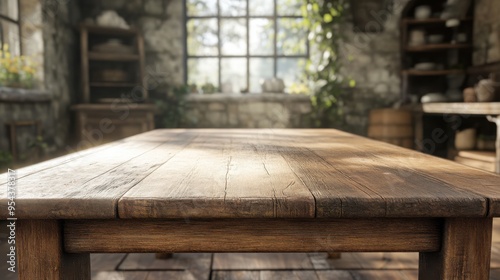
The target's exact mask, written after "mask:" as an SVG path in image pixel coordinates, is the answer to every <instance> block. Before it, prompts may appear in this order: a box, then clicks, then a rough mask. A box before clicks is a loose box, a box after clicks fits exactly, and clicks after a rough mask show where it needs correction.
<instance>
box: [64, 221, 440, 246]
mask: <svg viewBox="0 0 500 280" xmlns="http://www.w3.org/2000/svg"><path fill="white" fill-rule="evenodd" d="M442 228H443V219H437V218H434V219H430V218H428V219H426V218H418V219H417V218H412V219H408V218H406V219H398V218H377V219H374V218H369V219H196V220H192V219H191V220H190V219H176V220H159V219H155V220H134V219H117V220H67V221H64V223H63V229H64V250H65V251H66V252H68V253H129V252H130V253H132V252H315V251H326V252H330V251H338V252H435V251H439V250H440V247H441V241H442V240H441V237H442Z"/></svg>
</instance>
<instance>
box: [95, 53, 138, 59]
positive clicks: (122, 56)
mask: <svg viewBox="0 0 500 280" xmlns="http://www.w3.org/2000/svg"><path fill="white" fill-rule="evenodd" d="M139 59H140V57H139V55H137V54H114V53H96V52H89V60H95V61H139Z"/></svg>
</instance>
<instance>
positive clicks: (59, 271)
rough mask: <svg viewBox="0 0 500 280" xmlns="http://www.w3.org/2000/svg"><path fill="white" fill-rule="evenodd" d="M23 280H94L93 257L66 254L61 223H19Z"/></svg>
mask: <svg viewBox="0 0 500 280" xmlns="http://www.w3.org/2000/svg"><path fill="white" fill-rule="evenodd" d="M17 223H18V228H17V241H18V242H17V243H18V244H17V252H18V257H19V259H18V265H19V279H20V280H33V279H54V280H56V279H60V280H72V279H74V280H84V279H89V280H90V256H89V254H85V253H83V254H68V253H66V252H63V235H62V225H61V222H60V221H57V220H19V221H17Z"/></svg>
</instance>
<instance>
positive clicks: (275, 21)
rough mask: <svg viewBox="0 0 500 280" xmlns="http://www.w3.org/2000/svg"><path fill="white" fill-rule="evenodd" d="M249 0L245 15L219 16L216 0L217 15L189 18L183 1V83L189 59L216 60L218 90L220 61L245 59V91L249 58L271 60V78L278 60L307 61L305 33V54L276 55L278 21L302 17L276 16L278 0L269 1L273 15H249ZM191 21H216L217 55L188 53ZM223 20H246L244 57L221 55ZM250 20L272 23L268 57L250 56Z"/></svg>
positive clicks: (248, 87) (248, 73) (248, 82)
mask: <svg viewBox="0 0 500 280" xmlns="http://www.w3.org/2000/svg"><path fill="white" fill-rule="evenodd" d="M250 1H251V0H245V2H246V12H245V15H240V16H226V15H221V7H220V0H217V14H215V15H209V16H190V15H189V14H188V1H187V0H185V1H184V34H185V36H184V39H185V40H184V53H185V59H184V62H185V64H184V69H185V73H184V81H185V82H186V83H187V82H188V79H189V68H188V67H189V65H188V60H189V59H200V58H215V59H217V60H218V81H217V82H218V85H215V86H216V87H218V88H219V89H220V87H221V85H222V75H221V73H222V59H224V58H244V59H246V89H247V90H248V91H249V90H250V76H251V75H250V59H251V58H270V59H272V60H273V77H276V75H277V72H278V59H280V58H303V59H306V60H307V59H309V57H310V45H309V40H308V38H307V33H306V34H305V39H306V40H305V41H306V52H305V54H297V55H285V54H278V38H277V37H278V36H277V34H278V21H279V20H280V19H304V17H303V16H300V15H279V14H278V7H277V6H278V4H277V3H278V0H270V1H273V14H272V15H265V16H264V15H263V16H260V15H250V5H249V2H250ZM191 19H216V20H217V52H218V54H217V55H190V54H189V53H188V37H189V35H188V30H187V25H188V22H189V20H191ZM224 19H245V20H246V25H245V27H246V31H247V32H246V37H245V39H246V53H245V54H244V55H223V54H222V44H221V37H220V36H221V20H224ZM250 19H269V20H271V21H272V22H273V54H270V55H251V54H250Z"/></svg>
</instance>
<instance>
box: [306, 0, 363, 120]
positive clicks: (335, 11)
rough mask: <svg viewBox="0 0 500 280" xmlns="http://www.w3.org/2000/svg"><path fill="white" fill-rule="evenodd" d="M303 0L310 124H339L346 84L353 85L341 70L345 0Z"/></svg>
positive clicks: (347, 2)
mask: <svg viewBox="0 0 500 280" xmlns="http://www.w3.org/2000/svg"><path fill="white" fill-rule="evenodd" d="M303 1H304V3H303V5H302V8H301V10H302V15H303V17H304V24H305V27H306V28H308V30H309V42H310V47H311V57H310V59H309V61H308V63H307V66H306V76H307V80H308V81H309V83H310V85H311V88H312V95H311V102H312V105H313V113H312V119H313V126H315V127H336V128H341V127H342V125H343V124H344V118H343V109H342V108H343V97H344V95H345V94H346V88H347V87H349V86H350V87H354V86H355V85H356V84H355V81H354V80H350V79H348V78H346V77H344V76H343V75H342V74H341V69H342V59H341V52H340V49H341V43H342V42H343V41H344V40H345V36H344V35H343V32H342V31H343V28H345V26H343V24H344V23H345V21H346V17H347V12H348V8H349V0H303Z"/></svg>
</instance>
